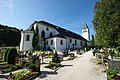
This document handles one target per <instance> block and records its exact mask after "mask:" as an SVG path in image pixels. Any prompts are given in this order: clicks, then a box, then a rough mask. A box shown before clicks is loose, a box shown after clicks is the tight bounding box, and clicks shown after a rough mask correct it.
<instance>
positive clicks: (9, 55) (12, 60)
mask: <svg viewBox="0 0 120 80" xmlns="http://www.w3.org/2000/svg"><path fill="white" fill-rule="evenodd" d="M16 57H17V50H16V49H15V48H11V49H9V51H8V53H7V56H6V61H7V62H8V64H15V62H16V61H15V58H16Z"/></svg>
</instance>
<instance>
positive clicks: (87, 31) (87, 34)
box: [82, 29, 90, 41]
mask: <svg viewBox="0 0 120 80" xmlns="http://www.w3.org/2000/svg"><path fill="white" fill-rule="evenodd" d="M82 37H84V38H85V39H86V40H88V41H89V40H90V34H89V30H88V29H83V30H82Z"/></svg>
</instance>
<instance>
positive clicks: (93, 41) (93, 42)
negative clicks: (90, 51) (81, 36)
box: [90, 35, 95, 48]
mask: <svg viewBox="0 0 120 80" xmlns="http://www.w3.org/2000/svg"><path fill="white" fill-rule="evenodd" d="M90 46H91V47H92V48H94V47H95V38H94V35H92V39H91V40H90Z"/></svg>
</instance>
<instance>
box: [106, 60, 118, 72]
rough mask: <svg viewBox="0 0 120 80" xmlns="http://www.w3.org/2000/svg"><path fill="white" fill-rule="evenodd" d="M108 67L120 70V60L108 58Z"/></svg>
mask: <svg viewBox="0 0 120 80" xmlns="http://www.w3.org/2000/svg"><path fill="white" fill-rule="evenodd" d="M108 69H114V70H120V61H115V60H109V61H108Z"/></svg>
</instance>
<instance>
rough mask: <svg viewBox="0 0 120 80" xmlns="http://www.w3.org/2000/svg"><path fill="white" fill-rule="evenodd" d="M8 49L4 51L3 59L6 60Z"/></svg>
mask: <svg viewBox="0 0 120 80" xmlns="http://www.w3.org/2000/svg"><path fill="white" fill-rule="evenodd" d="M8 51H9V49H6V51H5V52H4V61H7V60H6V59H7V58H6V56H7V53H8Z"/></svg>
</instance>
